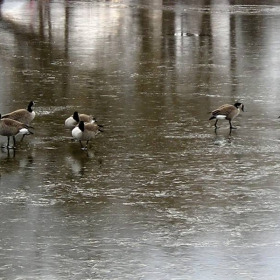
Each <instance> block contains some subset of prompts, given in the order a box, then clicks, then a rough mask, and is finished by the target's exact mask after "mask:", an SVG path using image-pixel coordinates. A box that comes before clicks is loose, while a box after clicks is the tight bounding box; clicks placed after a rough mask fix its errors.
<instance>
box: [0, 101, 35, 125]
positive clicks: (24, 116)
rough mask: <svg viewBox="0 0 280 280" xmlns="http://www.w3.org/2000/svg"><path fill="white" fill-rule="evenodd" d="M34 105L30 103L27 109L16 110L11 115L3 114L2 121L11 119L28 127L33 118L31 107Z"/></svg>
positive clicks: (33, 113)
mask: <svg viewBox="0 0 280 280" xmlns="http://www.w3.org/2000/svg"><path fill="white" fill-rule="evenodd" d="M34 105H35V103H34V102H33V101H30V102H29V104H28V106H27V109H18V110H16V111H13V112H11V113H8V114H5V115H3V116H2V119H6V118H8V119H12V120H15V121H18V122H21V123H23V124H25V125H29V124H30V123H31V122H32V121H33V120H34V118H35V115H36V113H35V111H34V110H33V109H32V107H33V106H34Z"/></svg>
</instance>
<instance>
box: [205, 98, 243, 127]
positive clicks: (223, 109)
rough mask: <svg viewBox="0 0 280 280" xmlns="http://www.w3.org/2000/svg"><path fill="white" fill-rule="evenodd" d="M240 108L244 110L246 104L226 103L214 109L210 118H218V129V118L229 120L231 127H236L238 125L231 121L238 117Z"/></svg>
mask: <svg viewBox="0 0 280 280" xmlns="http://www.w3.org/2000/svg"><path fill="white" fill-rule="evenodd" d="M240 109H241V110H242V111H243V112H244V105H243V104H242V103H240V102H236V103H235V104H234V105H229V104H225V105H222V106H220V107H219V108H217V109H216V110H214V111H212V113H211V116H210V118H209V120H212V119H216V122H215V129H217V128H218V127H217V122H218V120H228V121H229V125H230V129H234V128H236V127H233V126H232V123H231V121H232V120H233V119H234V118H235V117H237V116H238V115H239V113H240Z"/></svg>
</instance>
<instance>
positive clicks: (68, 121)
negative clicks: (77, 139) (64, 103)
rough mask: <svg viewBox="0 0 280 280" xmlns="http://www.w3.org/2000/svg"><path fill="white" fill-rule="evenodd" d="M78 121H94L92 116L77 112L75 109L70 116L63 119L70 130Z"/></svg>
mask: <svg viewBox="0 0 280 280" xmlns="http://www.w3.org/2000/svg"><path fill="white" fill-rule="evenodd" d="M79 121H83V122H85V123H91V122H94V118H93V116H91V115H87V114H79V113H78V112H77V111H75V112H74V113H73V115H72V116H70V117H69V118H67V119H66V120H65V127H67V128H69V129H71V130H72V129H73V128H74V127H75V126H76V125H77V124H78V123H79Z"/></svg>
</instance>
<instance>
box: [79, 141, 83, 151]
mask: <svg viewBox="0 0 280 280" xmlns="http://www.w3.org/2000/svg"><path fill="white" fill-rule="evenodd" d="M79 142H80V145H81V149H82V150H83V149H84V147H83V144H82V141H81V140H79Z"/></svg>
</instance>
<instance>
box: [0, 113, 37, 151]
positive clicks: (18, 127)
mask: <svg viewBox="0 0 280 280" xmlns="http://www.w3.org/2000/svg"><path fill="white" fill-rule="evenodd" d="M29 128H30V127H29V126H28V125H26V124H23V123H21V122H18V121H15V120H12V119H9V118H7V119H1V114H0V135H2V136H7V137H8V143H7V148H8V149H9V148H15V145H16V139H15V136H16V135H19V134H21V135H23V136H24V135H29V134H33V132H31V131H30V130H29ZM11 136H12V137H13V140H14V146H13V147H10V146H9V145H10V137H11Z"/></svg>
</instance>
